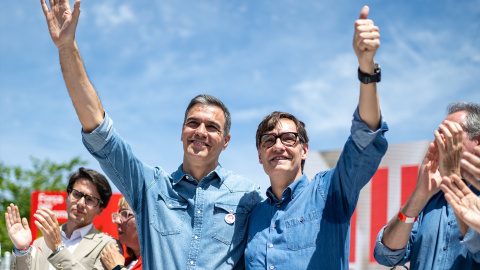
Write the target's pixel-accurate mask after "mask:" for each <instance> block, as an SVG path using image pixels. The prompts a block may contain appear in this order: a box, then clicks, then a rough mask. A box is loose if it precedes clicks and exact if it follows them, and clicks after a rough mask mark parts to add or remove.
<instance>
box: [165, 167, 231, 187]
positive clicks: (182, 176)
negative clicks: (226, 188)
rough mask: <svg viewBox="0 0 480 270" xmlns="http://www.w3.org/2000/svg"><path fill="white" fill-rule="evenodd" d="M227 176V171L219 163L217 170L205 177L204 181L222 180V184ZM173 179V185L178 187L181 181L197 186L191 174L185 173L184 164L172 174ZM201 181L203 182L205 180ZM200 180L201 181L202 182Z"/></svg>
mask: <svg viewBox="0 0 480 270" xmlns="http://www.w3.org/2000/svg"><path fill="white" fill-rule="evenodd" d="M226 176H227V171H226V170H225V169H223V168H222V165H220V163H218V165H217V167H216V168H215V170H213V171H211V172H210V173H209V174H208V175H207V176H205V177H204V178H203V179H205V180H210V179H215V178H216V179H220V184H222V183H223V181H224V180H225V178H226ZM172 178H173V185H176V184H178V183H179V182H180V181H182V180H186V181H189V182H192V183H195V184H197V181H196V180H195V179H194V178H193V177H192V176H191V175H189V174H186V173H185V172H184V171H183V163H182V164H180V166H179V167H178V169H177V171H175V172H174V173H173V174H172ZM203 179H201V180H203ZM201 180H200V181H201Z"/></svg>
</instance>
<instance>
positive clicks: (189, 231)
mask: <svg viewBox="0 0 480 270" xmlns="http://www.w3.org/2000/svg"><path fill="white" fill-rule="evenodd" d="M82 134H83V141H84V144H85V146H86V147H87V149H88V150H89V151H90V153H92V155H93V156H94V157H95V158H96V159H97V160H98V161H99V163H100V166H101V167H102V169H103V171H104V172H105V174H106V175H107V176H108V178H109V179H110V180H111V181H112V182H113V184H114V185H115V186H116V187H117V188H118V190H120V192H121V193H122V194H123V195H124V196H125V199H126V200H127V202H128V204H129V205H130V207H131V208H132V210H133V211H134V212H135V221H136V224H137V232H138V239H139V242H140V249H141V256H142V263H143V268H144V269H243V268H244V259H243V252H244V249H245V244H246V228H247V221H248V216H249V214H250V212H251V211H252V209H253V208H254V207H255V206H256V205H257V204H258V203H259V202H260V201H261V200H262V198H261V196H260V194H259V192H260V187H259V186H258V185H257V184H255V183H254V182H252V181H251V180H249V179H247V178H245V177H243V176H240V175H237V174H235V173H233V172H231V171H227V170H225V169H223V168H222V167H221V166H220V165H218V166H217V167H216V169H215V170H214V171H212V172H211V173H210V174H208V175H207V176H206V177H205V178H203V179H202V180H201V181H200V182H197V181H196V180H195V179H193V177H192V176H190V175H188V174H186V173H185V172H183V171H182V165H180V167H179V168H178V170H177V171H175V172H174V173H172V174H167V173H166V172H165V171H164V170H163V169H162V168H160V167H150V166H148V165H146V164H144V163H142V162H141V161H140V160H138V159H137V158H136V157H135V156H134V155H133V153H132V151H131V149H130V146H129V145H128V144H127V143H126V142H125V141H124V140H123V139H122V138H121V137H120V136H119V134H118V133H117V131H116V130H115V129H114V128H113V121H112V120H111V119H110V117H109V116H108V115H107V114H106V113H105V119H104V121H103V123H102V124H101V125H100V126H99V127H98V128H97V129H95V130H94V131H93V132H92V133H90V134H86V133H83V132H82Z"/></svg>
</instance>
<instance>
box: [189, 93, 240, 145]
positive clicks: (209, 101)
mask: <svg viewBox="0 0 480 270" xmlns="http://www.w3.org/2000/svg"><path fill="white" fill-rule="evenodd" d="M199 103H200V104H204V105H208V106H215V107H218V108H220V109H222V111H223V113H224V114H225V126H224V127H223V132H224V133H225V134H224V135H223V137H226V136H227V135H228V134H230V127H231V126H232V118H231V116H230V112H229V111H228V109H227V106H225V104H223V102H221V101H220V100H219V99H218V98H216V97H214V96H211V95H206V94H202V95H198V96H196V97H194V98H193V99H192V100H191V101H190V104H188V107H187V109H186V110H185V117H184V118H183V124H184V125H185V121H187V115H188V113H189V112H190V109H192V107H193V106H195V105H196V104H199Z"/></svg>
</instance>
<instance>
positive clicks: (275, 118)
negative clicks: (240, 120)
mask: <svg viewBox="0 0 480 270" xmlns="http://www.w3.org/2000/svg"><path fill="white" fill-rule="evenodd" d="M282 119H290V120H292V121H293V122H294V123H295V126H296V127H297V133H298V135H299V138H300V143H301V144H302V145H304V144H305V143H308V135H307V130H306V129H305V123H303V122H302V121H300V120H298V119H297V118H296V117H295V116H294V115H292V114H290V113H287V112H278V111H275V112H272V113H271V114H269V115H267V116H265V118H263V120H262V122H260V124H259V125H258V128H257V134H256V135H255V142H256V146H257V150H260V136H262V134H265V133H266V132H268V131H271V130H273V129H274V128H275V127H276V126H277V124H278V123H279V122H280V120H282ZM304 166H305V160H302V171H303V167H304Z"/></svg>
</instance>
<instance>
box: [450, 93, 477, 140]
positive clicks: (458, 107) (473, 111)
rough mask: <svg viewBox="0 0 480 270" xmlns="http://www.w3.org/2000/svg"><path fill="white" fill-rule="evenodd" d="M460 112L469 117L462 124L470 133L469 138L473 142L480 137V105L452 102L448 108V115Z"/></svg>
mask: <svg viewBox="0 0 480 270" xmlns="http://www.w3.org/2000/svg"><path fill="white" fill-rule="evenodd" d="M459 111H466V112H467V117H466V119H465V121H464V122H463V123H462V126H463V128H465V130H466V131H467V133H468V137H469V138H470V139H471V140H473V139H477V138H479V136H480V105H479V104H477V103H473V102H465V101H459V102H452V103H450V104H449V105H448V107H447V113H448V115H450V114H452V113H456V112H459Z"/></svg>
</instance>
